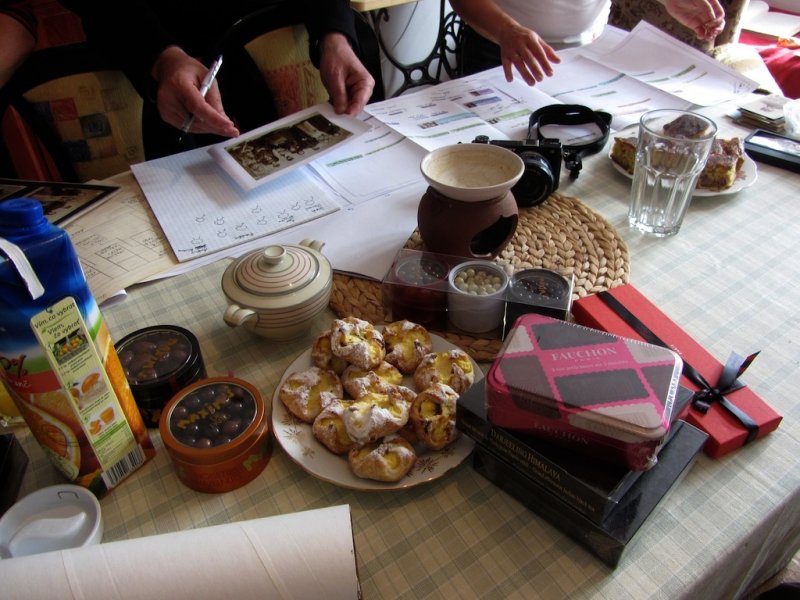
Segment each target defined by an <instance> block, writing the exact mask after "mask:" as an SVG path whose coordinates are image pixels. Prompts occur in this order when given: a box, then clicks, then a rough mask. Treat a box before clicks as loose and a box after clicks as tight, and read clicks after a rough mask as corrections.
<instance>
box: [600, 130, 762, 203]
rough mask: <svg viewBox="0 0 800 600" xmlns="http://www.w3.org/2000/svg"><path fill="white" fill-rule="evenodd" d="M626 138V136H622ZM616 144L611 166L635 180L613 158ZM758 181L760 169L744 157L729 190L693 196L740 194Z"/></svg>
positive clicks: (702, 191) (698, 190)
mask: <svg viewBox="0 0 800 600" xmlns="http://www.w3.org/2000/svg"><path fill="white" fill-rule="evenodd" d="M622 137H624V136H622ZM613 147H614V144H613V141H612V143H611V144H610V145H609V150H608V159H609V160H610V161H611V165H612V166H613V167H614V169H616V171H617V172H618V173H622V174H623V175H624V176H625V177H627V178H628V179H633V174H632V173H628V171H627V170H626V169H625V167H623V166H622V165H620V164H619V163H618V162H617V161H615V160H614V159H613V158H611V150H612V149H613ZM756 179H758V167H757V166H756V163H755V161H754V160H753V159H752V158H750V157H749V156H748V155H747V154H745V155H744V162H743V163H742V168H741V169H740V170H739V172H738V173H737V174H736V179H735V180H734V182H733V185H731V187H729V188H725V189H724V190H711V189H703V188H696V189H695V190H694V193H693V194H692V197H693V198H708V197H712V196H724V195H726V194H735V193H736V192H740V191H742V190H743V189H745V188H748V187H750V186H751V185H753V184H754V183H755V182H756Z"/></svg>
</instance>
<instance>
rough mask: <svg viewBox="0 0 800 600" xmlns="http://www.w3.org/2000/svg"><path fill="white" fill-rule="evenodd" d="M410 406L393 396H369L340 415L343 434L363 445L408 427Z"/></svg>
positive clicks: (373, 393) (396, 395)
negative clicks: (345, 433)
mask: <svg viewBox="0 0 800 600" xmlns="http://www.w3.org/2000/svg"><path fill="white" fill-rule="evenodd" d="M410 409H411V402H409V401H408V400H406V399H405V398H404V397H403V396H402V395H400V394H399V393H397V392H394V391H390V392H388V393H382V392H369V393H367V394H366V395H364V396H362V397H361V398H359V399H358V400H356V401H354V402H353V404H351V405H350V406H348V407H347V409H346V410H345V411H344V412H343V413H342V422H343V423H344V427H345V430H346V431H347V434H348V435H349V436H350V438H351V439H352V440H354V441H355V442H356V443H357V444H366V443H368V442H372V441H374V440H377V439H379V438H382V437H384V436H386V435H389V434H391V433H395V432H397V431H398V430H400V428H402V427H403V426H404V425H405V424H406V423H408V414H409V411H410Z"/></svg>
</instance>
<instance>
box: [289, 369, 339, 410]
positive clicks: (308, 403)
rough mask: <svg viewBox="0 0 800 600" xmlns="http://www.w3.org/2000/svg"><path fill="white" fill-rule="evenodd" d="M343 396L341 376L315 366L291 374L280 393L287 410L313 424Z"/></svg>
mask: <svg viewBox="0 0 800 600" xmlns="http://www.w3.org/2000/svg"><path fill="white" fill-rule="evenodd" d="M343 396H344V388H342V382H341V380H340V379H339V376H338V375H337V374H336V373H334V372H333V371H331V370H330V369H321V368H319V367H314V366H312V367H309V368H308V369H305V370H302V371H297V372H295V373H292V374H290V375H289V377H287V378H286V381H284V382H283V384H282V385H281V388H280V390H279V392H278V397H279V398H280V399H281V402H283V404H284V406H286V409H287V410H288V411H289V412H290V413H292V414H293V415H294V416H295V417H297V418H298V419H300V420H301V421H304V422H306V423H313V422H314V419H316V418H317V415H319V413H321V412H322V410H323V409H324V408H325V407H327V406H328V405H329V404H330V403H331V402H333V401H334V400H340V399H342V397H343Z"/></svg>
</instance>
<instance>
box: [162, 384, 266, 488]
mask: <svg viewBox="0 0 800 600" xmlns="http://www.w3.org/2000/svg"><path fill="white" fill-rule="evenodd" d="M159 431H160V432H161V439H162V440H163V442H164V446H165V447H166V448H167V452H168V453H169V456H170V458H171V459H172V463H173V465H174V466H175V470H176V472H177V474H178V478H179V479H180V480H181V481H182V482H183V483H184V484H185V485H187V486H188V487H190V488H192V489H194V490H197V491H199V492H228V491H230V490H234V489H236V488H238V487H241V486H243V485H245V484H246V483H249V482H250V481H252V480H253V479H255V478H256V477H257V476H258V475H259V474H260V473H261V472H262V471H263V470H264V468H265V467H266V466H267V463H268V462H269V459H270V456H271V437H270V435H269V425H268V419H267V410H266V407H265V405H264V401H263V399H262V398H261V394H260V393H259V392H258V390H257V389H256V388H255V387H254V386H253V385H251V384H250V383H248V382H246V381H243V380H241V379H237V378H235V377H211V378H209V379H204V380H201V381H198V382H195V383H193V384H192V385H190V386H189V387H187V388H185V389H184V390H182V391H181V392H179V393H178V394H176V395H175V396H174V397H173V398H172V400H170V401H169V403H168V404H167V406H166V407H165V408H164V410H163V411H162V413H161V419H160V421H159Z"/></svg>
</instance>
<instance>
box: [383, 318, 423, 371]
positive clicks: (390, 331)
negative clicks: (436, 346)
mask: <svg viewBox="0 0 800 600" xmlns="http://www.w3.org/2000/svg"><path fill="white" fill-rule="evenodd" d="M383 339H384V342H386V358H385V359H384V360H386V362H389V363H391V364H393V365H394V366H396V367H397V368H398V369H400V371H402V372H403V373H413V372H414V370H415V369H416V368H417V366H418V365H419V363H420V361H421V360H422V357H423V356H425V355H426V354H428V353H429V352H430V351H431V348H432V347H433V341H432V340H431V336H430V333H428V330H427V329H425V328H424V327H423V326H422V325H419V324H417V323H412V322H411V321H406V320H403V321H395V322H394V323H390V324H389V325H387V326H386V327H384V329H383Z"/></svg>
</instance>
